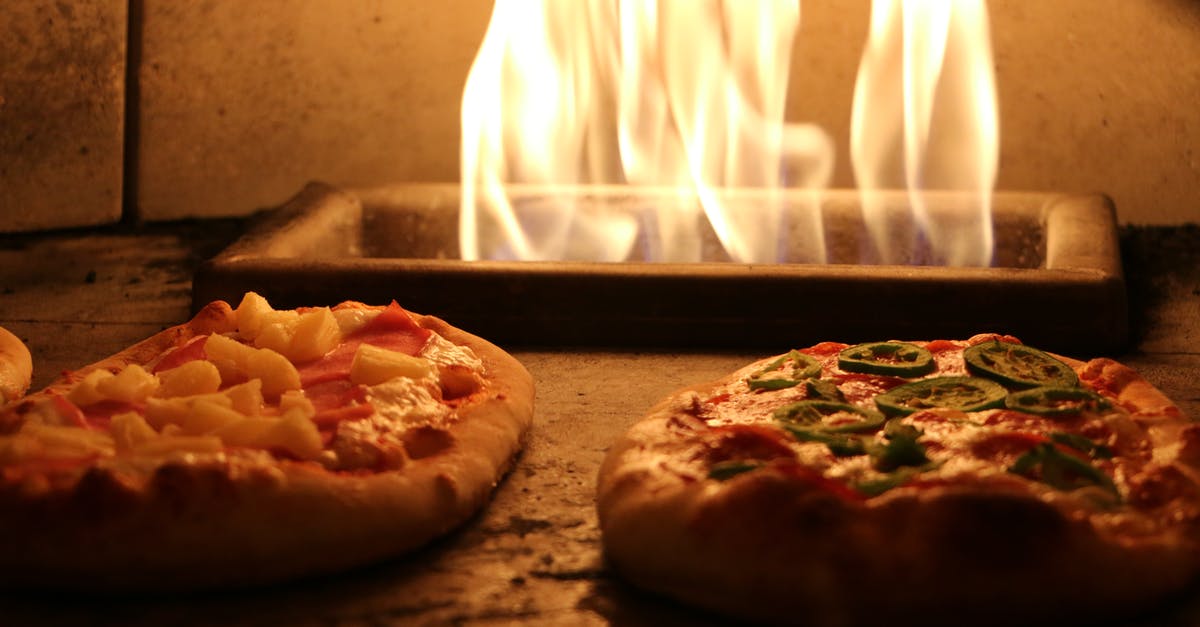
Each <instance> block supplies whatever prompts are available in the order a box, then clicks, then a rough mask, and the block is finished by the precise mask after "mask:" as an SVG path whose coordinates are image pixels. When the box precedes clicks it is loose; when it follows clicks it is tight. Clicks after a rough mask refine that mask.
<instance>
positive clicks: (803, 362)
mask: <svg viewBox="0 0 1200 627" xmlns="http://www.w3.org/2000/svg"><path fill="white" fill-rule="evenodd" d="M789 363H790V365H791V369H792V372H791V376H790V377H788V376H784V377H772V378H767V379H764V378H763V377H764V376H766V375H767V374H768V373H771V372H775V371H776V370H779V369H780V368H781V367H783V366H784V365H785V364H789ZM820 374H821V364H820V363H819V362H818V361H817V360H816V359H814V358H813V357H811V356H809V355H805V354H804V353H801V352H800V351H789V352H788V353H787V354H786V355H783V356H781V357H779V358H778V359H775V360H774V361H772V362H771V363H769V364H767V365H766V366H765V367H763V369H762V370H760V371H758V372H756V373H754V374H752V375H750V377H749V378H747V379H746V385H748V386H750V389H751V390H783V389H787V388H790V387H794V386H796V385H799V384H800V382H801V381H804V380H805V379H811V378H812V377H815V376H818V375H820Z"/></svg>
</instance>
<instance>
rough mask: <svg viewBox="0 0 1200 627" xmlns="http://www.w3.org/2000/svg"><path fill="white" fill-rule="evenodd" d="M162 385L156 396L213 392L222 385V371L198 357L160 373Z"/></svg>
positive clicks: (159, 377) (168, 396)
mask: <svg viewBox="0 0 1200 627" xmlns="http://www.w3.org/2000/svg"><path fill="white" fill-rule="evenodd" d="M158 379H159V381H161V382H162V385H160V386H159V387H158V392H156V393H155V396H161V397H166V398H171V397H174V396H192V395H195V394H211V393H213V392H216V391H217V390H218V389H220V387H221V372H220V371H219V370H217V367H216V366H215V365H213V364H212V363H211V362H207V361H204V360H202V359H198V360H196V361H189V362H187V363H185V364H183V365H181V366H178V367H175V368H171V369H170V370H164V371H163V372H160V373H158Z"/></svg>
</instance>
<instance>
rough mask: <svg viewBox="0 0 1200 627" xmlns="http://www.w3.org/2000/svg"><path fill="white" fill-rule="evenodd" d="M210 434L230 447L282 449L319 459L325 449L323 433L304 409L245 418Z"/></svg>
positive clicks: (303, 456)
mask: <svg viewBox="0 0 1200 627" xmlns="http://www.w3.org/2000/svg"><path fill="white" fill-rule="evenodd" d="M211 435H214V436H217V437H219V438H221V440H222V441H223V442H225V443H226V444H227V445H229V446H246V447H251V448H261V449H276V450H282V451H286V452H288V453H291V454H292V455H295V456H296V457H298V458H300V459H316V458H317V456H319V455H320V454H321V448H322V443H321V433H320V432H319V431H318V430H317V426H316V425H315V424H314V423H313V421H312V420H311V419H310V418H309V417H308V416H306V415H304V412H303V410H302V409H297V410H292V411H288V412H285V413H284V414H283V416H281V417H279V418H267V417H256V418H243V419H241V420H239V421H236V422H231V423H229V424H226V425H224V426H222V427H221V428H219V429H217V430H215V431H213V432H212V434H211Z"/></svg>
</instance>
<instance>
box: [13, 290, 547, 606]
mask: <svg viewBox="0 0 1200 627" xmlns="http://www.w3.org/2000/svg"><path fill="white" fill-rule="evenodd" d="M349 305H350V306H362V305H361V304H357V303H352V304H349ZM410 313H411V312H410ZM412 315H413V318H414V319H415V320H416V321H417V323H418V324H419V325H420V326H422V327H425V328H428V329H430V330H433V331H435V332H437V333H439V334H441V335H443V337H445V338H446V339H448V340H450V341H452V342H454V343H456V344H460V345H465V346H468V347H470V348H471V349H472V350H473V351H474V352H475V353H476V355H477V356H478V357H479V358H480V359H481V360H482V361H483V363H484V367H485V377H484V378H485V381H486V383H487V385H486V386H485V388H484V391H483V392H480V393H477V394H476V396H475V397H473V398H471V399H470V400H468V401H467V402H466V403H464V404H463V405H461V406H460V408H459V415H458V419H457V420H456V421H455V422H454V423H453V424H452V426H451V427H450V432H451V435H452V437H453V438H454V442H455V445H454V446H453V447H451V448H450V449H449V450H447V451H444V452H442V453H441V454H438V455H434V456H430V457H425V458H422V459H419V460H410V461H409V462H408V463H407V464H406V465H405V466H404V467H402V468H401V469H399V470H395V471H387V472H380V473H374V474H339V473H331V472H328V471H326V470H324V469H323V468H321V467H320V466H318V465H316V464H313V463H305V462H291V461H284V462H281V463H279V464H278V465H276V466H273V467H263V466H261V465H254V464H239V463H236V462H227V463H206V464H199V465H189V464H187V463H170V464H166V465H163V466H161V467H159V468H158V469H157V471H155V472H154V473H153V475H152V476H150V477H149V478H146V477H137V476H129V475H126V474H120V473H116V472H110V471H102V470H93V471H90V472H88V473H87V474H86V475H85V476H84V477H83V479H82V480H81V481H80V482H79V484H78V485H77V486H76V487H75V488H74V489H73V490H71V491H70V492H69V493H61V492H50V493H48V494H46V495H44V496H43V497H41V498H38V499H36V500H31V499H29V498H28V497H27V496H25V495H21V494H17V493H14V492H13V491H11V490H8V491H4V492H0V581H4V582H5V583H7V584H9V585H16V586H23V587H38V588H42V587H54V588H60V589H87V590H90V591H97V590H116V591H138V592H146V591H176V590H192V589H199V588H210V587H231V586H245V585H252V584H260V583H266V582H274V581H279V580H284V579H291V578H295V577H300V576H308V575H316V574H321V573H329V572H335V571H340V570H344V569H347V568H351V567H355V566H359V565H363V564H365V563H370V562H375V561H379V560H383V559H387V558H391V557H395V556H398V555H400V554H403V553H405V552H407V551H410V550H412V549H414V548H416V547H419V546H421V545H423V544H426V543H427V542H429V541H430V540H431V539H433V538H435V537H437V536H439V535H441V534H444V533H446V532H447V531H449V530H450V529H452V528H454V527H456V526H458V525H460V524H461V523H462V522H464V521H465V520H466V519H467V518H469V517H470V516H471V515H473V514H474V513H475V512H476V511H478V510H479V509H480V508H481V507H482V506H483V505H484V504H485V503H486V501H487V500H488V499H489V497H490V495H491V493H492V491H493V489H494V488H495V487H496V485H497V483H498V481H499V480H500V478H502V476H503V475H504V474H505V473H506V472H507V471H508V470H509V469H510V468H511V465H512V464H513V462H514V460H515V457H516V455H517V454H518V452H519V451H520V449H521V446H522V445H523V440H524V438H525V435H526V433H527V431H528V429H529V427H530V426H531V423H532V417H533V398H534V390H533V379H532V377H531V376H530V375H529V373H528V372H527V371H526V370H525V368H524V367H523V366H522V365H521V364H520V363H519V362H518V361H517V360H516V359H515V358H513V357H512V356H510V355H509V354H507V353H506V352H505V351H503V350H502V349H500V348H499V347H497V346H495V345H493V344H492V343H490V342H488V341H486V340H483V339H482V338H479V337H477V336H475V335H472V334H470V333H467V332H465V331H461V330H459V329H456V328H454V327H452V326H450V325H449V324H447V323H446V322H444V321H442V320H439V319H437V318H434V317H432V316H422V315H418V314H412ZM232 324H233V323H232V316H231V313H230V308H229V306H228V305H227V304H225V303H213V304H211V305H209V306H207V307H205V308H204V309H203V310H202V311H201V312H200V313H199V314H198V315H197V316H196V317H195V318H194V319H193V320H191V321H189V322H188V323H185V324H182V325H179V326H177V327H172V328H170V329H167V330H165V331H163V332H161V333H159V334H156V335H155V336H153V337H151V338H148V339H147V340H145V341H143V342H139V343H138V344H135V345H133V346H131V347H129V348H128V349H126V350H124V351H121V352H120V353H118V354H116V355H113V356H111V357H108V358H106V359H103V360H101V361H99V362H96V363H95V364H92V365H91V366H87V367H85V368H82V369H80V370H79V371H76V372H74V373H72V374H71V375H69V376H67V377H66V378H65V379H64V380H62V381H59V382H56V383H55V384H54V385H52V386H51V387H50V388H49V389H48V390H47V391H46V392H43V393H50V392H51V391H61V390H62V389H63V388H64V387H66V386H69V385H70V384H71V382H73V381H75V380H78V378H79V377H81V376H83V375H85V374H86V373H87V372H89V371H91V370H93V369H96V368H110V369H116V368H119V367H123V366H124V365H127V364H130V363H146V362H148V361H150V360H153V359H154V358H156V357H157V356H158V355H159V354H160V353H161V351H162V350H164V349H165V348H167V347H170V346H174V345H177V343H180V342H184V341H186V340H187V339H188V338H190V337H193V336H195V335H200V334H205V333H209V332H214V331H215V332H222V331H228V330H232V328H233V327H232V326H231V325H232Z"/></svg>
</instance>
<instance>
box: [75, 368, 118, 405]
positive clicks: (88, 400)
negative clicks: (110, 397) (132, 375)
mask: <svg viewBox="0 0 1200 627" xmlns="http://www.w3.org/2000/svg"><path fill="white" fill-rule="evenodd" d="M114 376H115V375H113V373H111V372H109V371H107V370H93V371H91V372H89V373H87V375H85V376H84V377H83V379H82V380H81V381H80V382H79V383H77V384H75V387H74V388H71V391H70V392H68V393H67V400H68V401H71V402H72V403H75V404H76V405H78V406H80V407H85V406H87V405H94V404H96V403H99V402H100V401H103V400H104V395H103V394H101V393H100V390H98V389H97V388H96V386H97V385H99V383H100V382H101V381H106V380H108V379H111V378H113V377H114Z"/></svg>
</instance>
